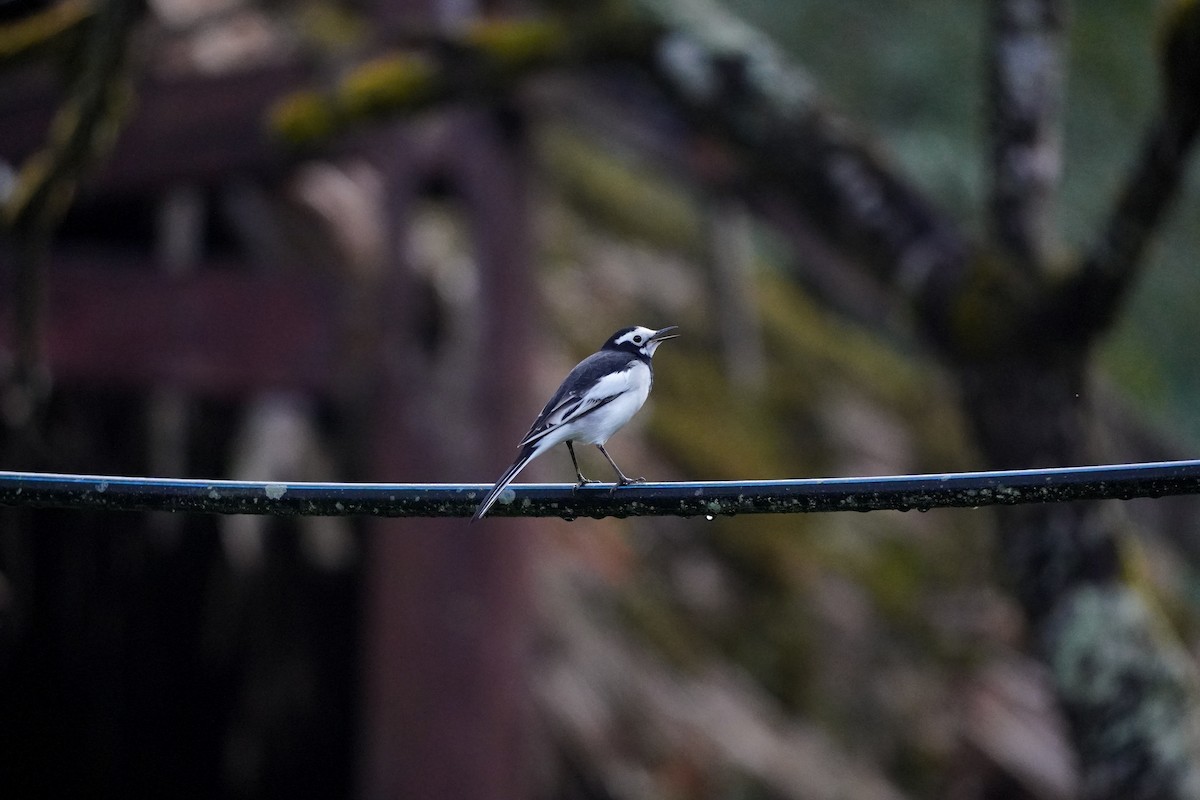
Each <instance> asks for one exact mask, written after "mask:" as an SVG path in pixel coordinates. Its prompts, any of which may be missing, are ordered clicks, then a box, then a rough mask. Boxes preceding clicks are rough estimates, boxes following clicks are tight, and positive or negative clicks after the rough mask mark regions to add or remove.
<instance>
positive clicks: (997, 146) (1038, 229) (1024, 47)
mask: <svg viewBox="0 0 1200 800" xmlns="http://www.w3.org/2000/svg"><path fill="white" fill-rule="evenodd" d="M991 5H992V13H991V20H990V26H991V35H990V36H988V37H987V42H988V54H987V59H988V70H987V77H988V113H989V119H988V136H989V139H990V151H991V153H990V154H991V168H992V169H991V180H992V185H991V196H990V202H989V212H990V215H989V216H990V219H989V222H990V227H991V230H990V233H991V237H992V244H993V245H994V246H995V248H996V249H997V250H998V251H999V252H1001V253H1004V254H1005V255H1006V256H1008V257H1009V258H1010V259H1011V260H1012V262H1013V264H1014V265H1015V266H1016V267H1018V268H1020V269H1022V270H1023V271H1025V272H1027V273H1030V274H1033V273H1037V272H1040V271H1041V270H1042V269H1044V266H1045V264H1044V262H1045V259H1046V254H1047V249H1048V245H1049V243H1050V238H1051V226H1052V225H1053V222H1054V215H1053V213H1052V206H1053V202H1054V195H1055V192H1056V190H1057V188H1058V183H1059V176H1060V174H1061V172H1062V153H1061V146H1062V142H1061V131H1060V127H1061V122H1060V118H1061V109H1062V86H1063V80H1064V75H1063V72H1064V68H1063V57H1062V47H1063V29H1064V27H1065V23H1066V17H1067V14H1068V9H1067V4H1066V3H1065V2H1064V0H993V2H992V4H991Z"/></svg>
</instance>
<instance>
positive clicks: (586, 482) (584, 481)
mask: <svg viewBox="0 0 1200 800" xmlns="http://www.w3.org/2000/svg"><path fill="white" fill-rule="evenodd" d="M575 477H577V478H579V482H578V483H576V484H575V488H576V489H582V488H583V487H585V486H588V485H589V484H593V483H603V481H594V480H592V479H591V478H585V477H583V476H582V475H576V476H575Z"/></svg>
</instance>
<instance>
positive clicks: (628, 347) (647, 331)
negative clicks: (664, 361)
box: [602, 325, 679, 358]
mask: <svg viewBox="0 0 1200 800" xmlns="http://www.w3.org/2000/svg"><path fill="white" fill-rule="evenodd" d="M677 330H679V328H677V327H676V326H674V325H668V326H667V327H665V328H661V329H659V330H657V331H656V330H654V329H653V328H643V327H642V326H640V325H638V326H636V327H633V328H622V329H621V330H619V331H617V332H616V333H614V334H613V335H612V336H611V337H609V339H608V341H607V342H605V343H604V347H603V348H602V349H604V350H620V351H623V352H626V353H636V354H637V355H642V356H645V357H646V358H650V357H651V356H652V355H654V351H655V350H656V349H658V346H659V345H660V344H662V343H663V342H665V341H666V340H667V339H674V338H675V337H676V336H678V335H679V334H678V333H675V331H677Z"/></svg>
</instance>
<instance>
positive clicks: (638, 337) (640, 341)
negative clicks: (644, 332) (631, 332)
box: [633, 336, 642, 344]
mask: <svg viewBox="0 0 1200 800" xmlns="http://www.w3.org/2000/svg"><path fill="white" fill-rule="evenodd" d="M633 343H634V344H641V343H642V337H640V336H635V337H633Z"/></svg>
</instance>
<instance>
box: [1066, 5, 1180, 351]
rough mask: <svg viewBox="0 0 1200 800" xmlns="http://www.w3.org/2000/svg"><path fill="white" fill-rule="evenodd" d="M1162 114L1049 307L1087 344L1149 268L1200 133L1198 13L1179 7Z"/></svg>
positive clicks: (1166, 46) (1169, 38) (1167, 55)
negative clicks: (1152, 246)
mask: <svg viewBox="0 0 1200 800" xmlns="http://www.w3.org/2000/svg"><path fill="white" fill-rule="evenodd" d="M1161 65H1162V77H1163V107H1162V109H1161V111H1160V112H1159V114H1158V116H1157V118H1156V119H1154V120H1153V121H1152V122H1151V123H1150V125H1149V128H1148V130H1147V132H1146V134H1145V136H1144V139H1143V145H1142V149H1141V153H1140V155H1139V156H1138V159H1137V161H1136V163H1135V164H1134V165H1133V168H1132V169H1131V170H1130V171H1129V174H1128V175H1127V176H1126V178H1125V182H1124V184H1123V186H1122V188H1121V191H1120V192H1119V193H1118V195H1117V200H1116V203H1115V205H1114V207H1113V210H1112V213H1111V214H1110V216H1109V218H1108V222H1107V223H1106V224H1105V226H1104V228H1103V230H1102V232H1101V234H1100V237H1099V239H1098V240H1097V242H1096V243H1095V245H1093V246H1092V248H1091V250H1090V251H1089V252H1088V253H1087V255H1086V257H1085V258H1084V259H1083V262H1082V264H1081V265H1080V268H1079V270H1078V271H1077V272H1076V273H1075V274H1074V275H1073V276H1072V278H1071V279H1070V280H1069V281H1067V282H1065V283H1064V284H1063V285H1062V286H1061V287H1060V290H1059V291H1058V292H1057V293H1056V294H1055V295H1054V297H1053V298H1052V301H1051V302H1050V303H1049V304H1048V310H1047V315H1048V316H1051V317H1053V318H1054V319H1056V320H1058V321H1059V322H1058V323H1057V327H1060V328H1061V329H1062V330H1063V331H1064V332H1066V333H1068V334H1069V335H1071V336H1073V337H1075V339H1076V340H1077V341H1079V342H1081V343H1085V344H1086V343H1089V342H1091V341H1092V340H1094V339H1095V338H1096V337H1097V336H1099V335H1100V334H1102V333H1103V332H1104V331H1106V330H1107V329H1108V328H1109V326H1110V325H1111V323H1112V321H1113V319H1114V318H1115V317H1116V315H1117V313H1118V312H1119V311H1120V309H1121V307H1122V305H1123V303H1124V301H1125V299H1126V297H1127V296H1128V294H1129V291H1128V290H1129V288H1130V286H1131V285H1132V284H1133V283H1134V281H1136V279H1137V277H1138V276H1139V275H1140V273H1141V268H1142V266H1143V265H1144V264H1145V258H1144V254H1145V251H1146V248H1147V246H1148V245H1149V243H1150V241H1151V239H1152V238H1153V236H1154V233H1155V232H1156V231H1157V230H1158V227H1159V225H1160V224H1161V222H1162V220H1163V217H1164V216H1165V215H1166V213H1167V211H1168V210H1169V208H1170V205H1171V203H1172V202H1173V201H1174V199H1175V197H1176V196H1177V195H1178V193H1179V189H1180V187H1181V186H1182V184H1183V180H1184V178H1185V177H1186V175H1187V172H1186V167H1187V162H1188V159H1189V158H1190V156H1191V154H1192V149H1193V147H1194V145H1195V142H1196V135H1197V132H1200V5H1198V4H1197V3H1194V2H1188V1H1187V0H1181V1H1180V2H1177V3H1175V5H1174V8H1173V13H1171V14H1170V15H1168V18H1167V21H1166V23H1165V27H1164V33H1163V38H1162V51H1161Z"/></svg>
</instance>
